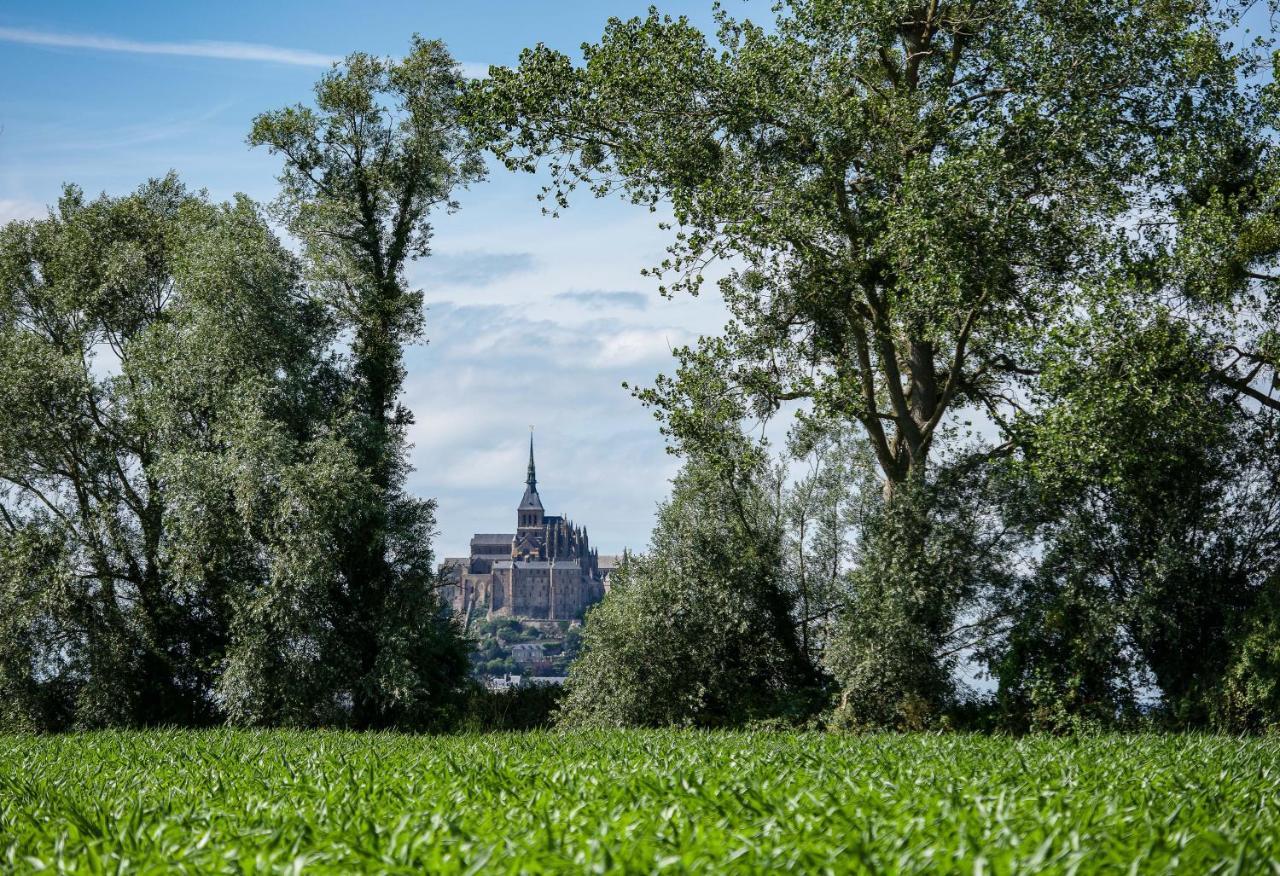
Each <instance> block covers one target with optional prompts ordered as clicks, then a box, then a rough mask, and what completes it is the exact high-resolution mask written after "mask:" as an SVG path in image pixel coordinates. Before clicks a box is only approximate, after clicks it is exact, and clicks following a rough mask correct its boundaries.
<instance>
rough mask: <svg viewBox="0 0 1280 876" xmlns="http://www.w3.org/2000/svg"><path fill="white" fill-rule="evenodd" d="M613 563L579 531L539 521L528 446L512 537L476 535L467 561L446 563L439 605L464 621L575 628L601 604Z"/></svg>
mask: <svg viewBox="0 0 1280 876" xmlns="http://www.w3.org/2000/svg"><path fill="white" fill-rule="evenodd" d="M616 565H617V558H616V557H612V556H603V557H602V556H600V555H599V554H598V553H597V552H596V550H595V549H594V548H592V547H591V542H590V539H589V538H588V537H587V530H586V528H585V527H579V526H575V525H574V523H573V521H571V520H569V519H568V518H567V517H562V516H556V515H550V514H546V513H545V512H544V509H543V507H542V498H541V497H540V496H539V495H538V479H537V473H536V470H535V468H534V462H533V439H532V438H530V439H529V470H528V475H527V477H526V480H525V490H524V495H523V496H522V497H521V498H520V505H519V506H518V507H517V508H516V531H515V532H514V533H506V532H500V533H477V534H475V535H474V536H472V537H471V556H469V557H450V558H448V559H446V560H445V561H444V564H443V566H442V570H443V571H444V573H445V574H446V576H447V577H448V579H449V584H448V585H447V586H446V588H445V598H446V599H447V600H448V601H449V604H450V605H451V606H452V607H453V610H454V612H455V613H457V614H460V615H462V616H463V617H466V618H468V619H470V618H472V617H474V616H476V614H477V612H484V613H485V614H487V615H488V616H489V617H517V618H526V619H531V620H578V619H580V618H581V617H582V615H583V613H584V612H586V610H587V608H589V607H590V606H591V605H593V604H594V603H596V602H599V601H600V599H601V598H603V597H604V594H605V591H606V590H607V589H608V578H609V575H610V573H611V572H612V571H613V569H614V568H615V567H616Z"/></svg>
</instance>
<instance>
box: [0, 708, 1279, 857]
mask: <svg viewBox="0 0 1280 876" xmlns="http://www.w3.org/2000/svg"><path fill="white" fill-rule="evenodd" d="M1278 776H1280V744H1278V743H1277V742H1276V740H1274V739H1271V738H1268V739H1248V740H1239V739H1232V738H1224V737H1204V736H1190V737H1167V736H1106V735H1098V736H1090V737H1083V738H1077V739H1053V738H1044V737H1027V738H1024V739H1019V740H1011V739H1009V738H1007V737H998V736H997V737H975V736H968V735H960V734H949V735H924V734H921V735H901V736H878V735H840V734H796V733H758V734H746V733H705V732H703V733H695V732H679V731H662V732H644V731H631V732H625V733H622V732H587V733H526V734H518V735H517V734H489V735H466V736H456V737H414V736H398V735H392V734H360V735H355V734H345V733H332V732H327V733H301V732H271V733H262V732H252V733H250V732H233V731H206V732H198V733H191V732H186V733H183V732H155V733H147V734H128V733H93V734H81V735H75V736H54V737H12V736H10V737H0V868H5V869H8V870H13V871H16V872H32V871H36V870H38V869H40V868H42V867H43V868H47V869H51V870H57V871H60V872H67V873H103V872H116V871H118V870H120V869H126V870H129V871H130V872H136V873H139V874H160V873H171V872H174V871H175V870H186V871H190V872H200V873H242V872H245V871H246V870H254V871H277V870H278V871H289V870H291V869H292V870H294V871H299V870H300V871H304V872H314V873H352V872H391V873H422V872H429V873H442V874H450V873H466V872H480V871H484V872H497V873H515V872H520V873H566V872H608V873H615V872H616V873H637V872H646V873H647V872H654V871H658V870H665V869H669V870H672V871H677V872H687V873H724V872H729V871H732V872H746V873H765V872H770V873H772V872H778V871H790V872H804V873H822V872H828V871H830V872H851V873H864V874H871V873H919V872H929V873H933V872H937V873H944V872H945V873H955V872H963V873H972V872H994V873H1015V872H1016V873H1028V872H1034V873H1046V874H1058V873H1062V874H1066V873H1117V872H1119V873H1124V872H1175V871H1176V872H1192V873H1212V872H1233V871H1234V872H1241V873H1256V872H1267V871H1268V870H1270V869H1273V868H1274V867H1276V866H1277V865H1278V864H1280V823H1278V819H1280V815H1278V813H1277V808H1276V806H1275V805H1274V801H1275V798H1276V796H1277V795H1278V794H1280V778H1277V777H1278ZM126 860H127V862H128V863H127V864H126V863H125V861H126Z"/></svg>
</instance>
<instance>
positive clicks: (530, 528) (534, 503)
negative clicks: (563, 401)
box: [513, 435, 544, 556]
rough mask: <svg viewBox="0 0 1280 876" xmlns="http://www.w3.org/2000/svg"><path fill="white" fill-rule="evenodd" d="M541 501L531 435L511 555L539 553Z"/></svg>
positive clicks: (541, 518)
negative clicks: (526, 471) (525, 475)
mask: <svg viewBox="0 0 1280 876" xmlns="http://www.w3.org/2000/svg"><path fill="white" fill-rule="evenodd" d="M543 516H544V513H543V508H542V499H541V498H540V497H539V496H538V475H537V471H536V470H535V468H534V465H533V435H530V436H529V474H528V476H527V477H526V479H525V488H524V496H522V497H521V499H520V507H519V508H518V509H516V537H515V543H514V548H515V549H514V551H513V554H516V555H519V554H523V555H525V556H528V555H529V554H531V553H532V554H537V553H539V549H540V548H541V547H542V534H543V528H544V524H543Z"/></svg>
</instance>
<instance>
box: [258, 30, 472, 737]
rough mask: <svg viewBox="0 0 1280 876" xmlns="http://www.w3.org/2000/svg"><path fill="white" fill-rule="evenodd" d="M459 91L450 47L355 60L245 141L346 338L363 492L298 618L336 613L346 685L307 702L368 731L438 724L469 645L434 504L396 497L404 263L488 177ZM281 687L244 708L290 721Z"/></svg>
mask: <svg viewBox="0 0 1280 876" xmlns="http://www.w3.org/2000/svg"><path fill="white" fill-rule="evenodd" d="M462 89H463V78H462V74H461V72H460V70H459V69H458V66H457V64H456V63H455V62H454V60H453V58H452V57H451V56H450V55H449V53H448V51H447V50H446V49H445V48H444V46H443V44H441V43H439V42H428V41H425V40H422V39H420V38H416V37H415V39H414V41H413V46H412V49H411V51H410V52H409V54H408V55H407V56H406V57H405V58H404V59H402V60H400V61H391V60H385V59H380V58H375V57H372V56H370V55H366V54H363V53H355V54H352V55H350V56H348V57H347V58H346V59H345V60H344V61H343V62H342V64H340V65H337V66H335V67H334V69H332V70H331V71H329V72H328V73H326V74H325V75H324V76H322V77H321V79H320V81H319V82H317V83H316V86H315V106H314V107H305V106H301V105H299V106H293V107H288V108H286V109H282V110H277V111H275V112H269V113H264V114H262V115H260V116H258V117H257V118H256V119H255V120H254V124H253V130H252V132H251V134H250V136H249V142H250V143H251V144H252V145H255V146H262V145H264V146H266V147H267V148H268V149H270V151H271V152H273V153H276V154H279V155H280V156H282V158H283V160H284V167H283V170H282V173H281V176H280V182H281V185H282V191H281V194H280V197H279V199H278V200H277V201H276V209H277V211H278V213H279V215H280V216H281V218H282V219H283V220H284V221H285V222H286V223H287V225H288V227H289V230H290V231H291V232H292V233H293V234H294V235H295V236H296V237H297V238H298V239H299V240H300V241H301V242H302V244H303V254H304V267H305V271H306V274H307V277H308V279H309V281H310V283H311V287H312V288H313V289H314V290H315V291H316V293H318V295H319V296H320V298H321V300H323V301H324V302H325V303H326V305H327V306H328V308H329V309H330V311H331V312H332V313H333V314H334V316H335V319H336V321H337V323H338V325H339V326H340V327H341V328H342V329H343V330H344V331H347V332H349V333H350V336H351V355H350V366H351V371H350V380H349V382H348V383H347V384H346V386H345V387H344V389H345V394H344V398H343V399H342V401H343V403H344V406H345V407H344V410H345V411H346V412H347V416H345V417H344V418H343V419H342V420H341V427H342V429H341V432H342V435H343V436H344V438H345V441H346V445H347V446H349V447H350V448H351V449H352V451H353V452H354V454H355V461H356V464H357V468H358V473H359V475H360V476H362V477H366V478H367V479H368V481H369V483H370V487H371V489H370V491H369V492H368V493H367V494H365V495H363V496H357V497H356V498H357V501H355V502H353V503H352V504H351V505H350V506H349V507H348V509H347V513H346V516H345V518H344V519H342V520H341V526H342V528H343V530H344V531H343V534H342V536H341V538H340V540H339V542H340V545H341V548H340V552H341V553H340V556H339V557H338V559H337V565H336V569H335V571H336V572H337V573H338V579H339V583H338V584H337V586H336V587H332V588H330V589H329V591H327V592H320V593H317V594H315V598H314V599H306V600H303V602H305V603H306V604H305V606H303V609H304V616H303V619H304V622H305V612H306V611H309V610H311V609H312V608H314V607H316V606H323V605H326V604H327V605H328V606H331V608H332V611H331V612H326V611H325V610H324V609H322V610H321V614H320V615H319V618H318V619H320V618H322V619H323V623H325V624H327V632H325V633H324V634H325V635H327V636H329V637H330V638H334V639H336V640H337V643H338V653H337V654H335V655H334V656H333V657H332V658H330V659H329V660H327V661H326V665H325V667H324V669H323V670H322V671H323V672H325V673H328V674H329V675H331V676H332V677H333V678H335V679H336V678H341V679H345V680H346V681H345V682H344V684H342V685H339V686H337V687H335V686H334V685H333V684H330V683H329V682H327V681H325V680H324V679H323V678H320V679H314V681H316V682H318V683H319V687H318V688H315V687H314V685H312V684H311V682H312V681H313V679H310V678H308V679H303V680H302V681H303V688H304V689H305V688H308V687H310V688H312V689H313V692H312V694H311V695H310V696H307V697H305V698H304V701H307V702H310V703H313V704H316V705H315V706H314V707H318V708H320V709H322V710H325V711H326V712H327V711H331V710H333V709H339V710H342V711H349V712H350V717H351V720H352V721H353V722H354V723H355V725H356V726H361V727H388V726H397V725H410V726H424V725H425V724H427V723H430V722H431V721H434V720H438V719H440V718H441V717H442V716H444V715H445V714H447V713H448V711H449V710H450V709H452V708H454V707H455V706H456V705H457V703H458V702H459V700H460V697H461V696H462V682H463V679H464V677H465V671H466V667H467V657H466V647H465V643H464V642H463V641H462V639H461V637H460V635H459V631H458V630H457V629H456V628H455V627H454V625H453V624H452V623H451V622H450V621H448V620H447V619H446V618H445V617H444V607H443V604H442V602H441V600H440V599H439V598H438V596H437V595H436V591H437V589H438V586H439V582H438V581H437V580H436V573H435V570H433V568H432V565H433V563H434V556H433V554H432V552H431V548H430V538H431V535H432V532H433V530H434V527H435V504H434V502H431V501H424V500H420V499H416V498H414V497H412V496H409V495H408V494H407V493H406V492H405V490H404V481H405V477H406V475H407V473H408V471H409V466H408V462H407V459H406V441H405V431H406V429H407V428H408V426H409V425H410V424H411V423H412V422H413V417H412V414H411V413H410V412H409V411H408V410H407V409H406V408H404V407H403V405H401V404H400V403H399V397H400V394H401V391H402V388H403V382H404V367H403V348H404V346H405V345H406V344H408V343H411V342H413V341H415V340H417V339H419V338H420V337H421V334H422V313H423V308H422V295H421V293H420V292H418V291H417V290H414V289H411V288H409V286H408V284H407V280H406V277H405V267H406V265H407V264H408V262H409V261H410V260H412V259H414V258H416V257H419V256H425V255H427V253H428V251H429V242H430V239H431V231H432V228H431V222H430V219H431V215H432V213H433V211H437V210H446V211H451V210H454V209H456V208H457V204H456V202H455V201H454V200H453V196H454V192H455V191H456V190H457V189H458V188H459V187H461V186H465V185H466V184H467V183H469V182H471V181H473V180H476V179H479V178H480V177H481V176H482V175H483V170H484V166H483V163H482V162H481V160H480V158H479V156H478V153H477V151H476V150H475V148H473V147H472V145H471V143H470V138H469V134H468V132H467V131H466V129H465V128H464V127H463V126H462V124H461V121H460V119H459V114H458V106H457V104H458V98H459V96H460V94H461V92H462ZM315 580H316V578H315V577H314V576H313V577H312V578H311V579H310V581H309V582H307V583H311V582H313V581H315ZM319 580H326V579H324V578H320V579H319ZM330 580H331V579H330ZM307 583H304V584H303V585H302V586H307ZM286 599H288V597H287V596H286ZM309 638H310V636H309V633H304V634H303V636H302V638H301V641H299V640H298V638H297V637H293V636H288V635H286V636H285V637H284V639H283V642H282V641H281V638H280V637H278V636H271V637H269V638H266V639H264V640H263V642H262V644H263V645H265V646H266V647H268V648H272V647H275V648H277V649H279V648H280V647H283V648H284V649H286V650H293V649H296V648H297V647H298V645H299V644H301V645H303V646H304V648H306V653H307V654H308V655H311V654H313V653H314V648H307V647H306V645H307V642H308V639H309ZM289 659H290V658H289V655H288V654H285V653H281V652H280V651H279V650H277V651H276V652H274V653H270V654H268V655H267V656H266V657H265V658H260V657H255V658H254V659H253V661H251V664H250V665H249V667H248V669H247V671H248V672H249V673H250V674H251V681H250V684H249V685H248V687H249V688H251V689H255V690H258V689H262V688H263V686H264V685H265V684H267V683H269V681H270V680H271V679H272V678H273V677H277V676H276V675H275V670H274V666H275V665H276V664H278V663H280V662H282V661H284V662H286V663H287V662H288V660H289ZM311 666H312V664H308V667H309V668H310V667H311ZM282 681H283V679H282ZM286 687H291V685H288V684H287V683H286V684H285V685H284V686H283V687H282V688H281V689H280V690H278V691H276V692H275V693H274V694H273V695H272V697H273V699H272V700H271V701H264V702H262V703H255V704H251V705H250V706H249V711H250V713H251V714H255V715H256V714H261V715H263V716H266V718H267V720H276V719H278V718H277V717H275V716H281V715H287V714H291V713H292V711H293V708H292V706H288V705H287V704H285V703H284V702H283V700H282V699H281V698H282V697H284V698H290V697H294V696H295V693H296V691H295V690H286V689H285V688H286ZM320 691H323V692H324V693H325V695H324V696H316V695H315V694H316V693H318V692H320ZM348 701H349V702H348ZM281 709H283V710H284V711H283V712H281V711H280V710H281ZM320 720H328V719H326V718H323V717H322V718H321V719H320Z"/></svg>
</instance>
